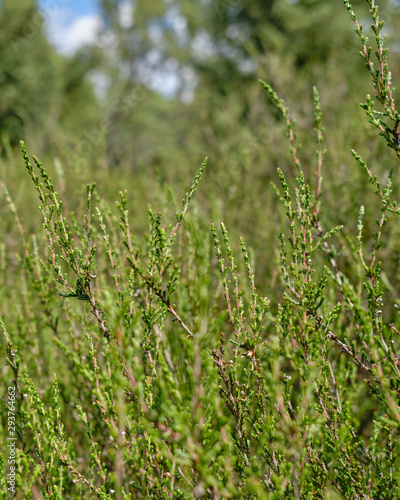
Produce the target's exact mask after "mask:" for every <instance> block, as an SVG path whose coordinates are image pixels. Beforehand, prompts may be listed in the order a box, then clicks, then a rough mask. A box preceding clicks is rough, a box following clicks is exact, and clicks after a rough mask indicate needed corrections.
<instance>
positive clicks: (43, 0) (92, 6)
mask: <svg viewBox="0 0 400 500" xmlns="http://www.w3.org/2000/svg"><path fill="white" fill-rule="evenodd" d="M39 6H40V7H41V8H43V9H44V10H46V8H47V9H49V10H50V9H51V8H54V7H57V6H59V7H61V8H67V9H69V10H70V11H71V12H72V13H73V16H75V17H78V16H82V15H85V14H93V13H95V12H96V11H97V2H96V0H39Z"/></svg>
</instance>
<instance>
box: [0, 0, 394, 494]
mask: <svg viewBox="0 0 400 500" xmlns="http://www.w3.org/2000/svg"><path fill="white" fill-rule="evenodd" d="M368 4H369V7H370V13H371V16H372V20H373V26H372V29H373V31H374V34H375V41H376V45H377V51H376V52H375V55H376V58H377V61H376V62H375V65H374V63H373V61H372V51H371V49H370V48H369V46H368V41H367V39H366V37H365V35H364V32H363V30H362V27H361V26H360V25H359V23H358V21H357V18H356V16H355V14H354V13H353V11H352V7H351V6H350V4H349V2H348V1H347V0H345V5H346V7H347V9H348V11H349V13H350V15H351V18H352V20H353V21H354V22H355V25H356V30H357V33H358V35H359V37H360V40H361V46H362V56H363V57H364V59H365V62H366V65H367V68H368V71H369V72H370V74H371V78H372V81H373V85H374V88H375V92H376V99H377V101H378V102H379V104H380V106H381V110H380V111H375V109H374V103H373V100H372V98H371V97H369V96H368V97H367V102H366V104H364V105H363V107H364V109H365V110H366V113H367V116H368V118H369V121H370V122H371V123H372V124H373V125H374V126H375V127H376V128H377V129H378V130H379V134H380V135H381V136H382V137H383V139H384V141H385V142H386V144H387V145H388V146H389V147H390V148H391V149H392V150H393V151H394V152H395V153H396V155H397V156H398V157H400V140H399V130H398V128H399V124H400V113H399V111H398V110H397V108H396V105H395V101H394V98H393V89H392V86H391V78H390V72H389V68H388V62H387V56H388V54H387V50H386V49H385V48H384V40H385V38H384V36H383V35H382V28H383V23H382V22H381V21H380V20H379V17H378V9H377V6H376V5H375V3H374V1H373V0H368ZM261 85H262V87H263V88H264V90H265V91H266V94H267V96H268V97H269V99H270V100H271V101H272V102H273V103H274V104H275V106H276V108H277V110H278V111H279V113H280V115H281V116H282V118H283V120H284V123H285V125H286V127H287V132H288V138H289V144H290V151H291V154H292V158H293V163H294V166H295V172H296V177H295V179H294V182H295V186H292V185H291V184H292V182H291V181H289V180H288V179H289V176H288V175H287V174H285V173H284V172H283V171H282V170H281V169H279V170H278V175H279V181H280V187H279V188H278V187H276V186H274V189H275V191H276V193H277V196H278V198H279V200H280V204H281V206H282V208H283V212H284V216H285V221H286V222H284V223H283V224H282V233H281V235H280V238H279V240H280V244H279V262H278V263H277V268H278V270H277V273H279V274H280V277H281V280H282V290H283V291H282V293H281V294H280V295H278V294H277V293H276V292H275V293H274V295H272V296H271V297H270V300H268V299H267V298H266V297H264V296H263V295H262V294H261V293H259V292H258V288H257V287H256V283H257V284H258V279H257V273H256V272H255V263H254V259H253V255H252V252H251V250H248V249H247V247H246V244H245V241H244V240H243V239H241V240H240V249H241V253H239V252H238V251H237V250H236V246H235V245H234V243H231V239H230V237H229V233H228V228H227V227H226V226H225V224H224V223H221V224H219V225H218V224H215V225H214V224H213V225H212V227H211V231H210V229H209V227H208V223H207V222H206V221H205V219H204V217H203V215H202V211H201V207H200V206H199V204H196V200H195V199H193V201H192V197H193V195H194V193H195V191H196V190H197V188H198V186H199V183H200V180H201V176H202V174H203V171H204V170H205V174H204V175H207V172H206V170H207V167H206V161H204V162H203V164H202V165H201V167H200V169H199V171H198V173H197V175H196V176H195V178H194V181H193V183H192V185H191V186H190V188H189V189H188V192H187V193H186V195H185V198H184V200H183V203H182V207H181V208H180V209H179V210H178V211H177V212H176V214H175V219H174V220H173V222H170V223H169V224H168V223H165V222H164V219H165V218H167V216H166V215H165V214H164V215H163V216H162V215H161V213H160V212H155V211H153V210H151V209H149V214H148V217H149V226H148V231H147V235H146V238H144V239H143V240H142V241H140V240H137V238H136V237H135V234H134V233H133V231H132V214H130V213H129V210H128V198H127V196H128V195H127V192H121V193H120V199H119V201H118V202H117V203H116V205H115V207H112V206H109V205H108V204H107V203H106V202H105V201H104V200H103V199H102V198H101V197H100V196H99V195H98V194H97V191H96V190H95V184H89V185H88V186H87V189H86V197H85V203H84V205H83V206H82V207H76V210H77V215H74V212H72V211H70V210H67V209H66V208H65V207H64V205H63V203H62V201H61V199H60V197H59V195H58V194H57V192H56V191H55V189H54V186H53V183H52V180H51V178H50V176H49V175H48V172H47V170H46V168H45V167H44V166H43V165H42V164H41V163H40V161H39V160H38V159H37V158H36V157H33V160H34V161H33V163H34V165H32V163H31V160H30V158H29V156H28V154H27V152H26V149H25V145H24V143H21V147H22V154H23V158H24V162H25V166H26V168H27V170H28V173H29V176H30V178H31V179H32V182H33V184H34V186H35V189H36V191H37V194H38V196H39V200H40V211H41V214H42V218H43V231H42V232H41V234H37V235H33V236H32V237H29V238H28V237H27V236H26V234H25V231H24V228H23V224H22V223H21V221H20V218H19V216H18V213H17V210H16V208H15V206H14V204H13V201H12V199H11V197H10V194H9V192H8V190H7V189H6V188H4V189H5V197H6V200H7V203H8V205H9V207H10V209H11V213H12V214H13V218H14V226H15V227H17V228H18V231H19V233H20V236H21V241H22V249H23V256H18V259H19V272H18V273H16V274H15V275H14V274H13V275H12V276H7V272H6V271H7V270H6V269H5V265H4V264H2V270H3V271H4V272H3V275H2V276H3V278H2V280H3V281H2V288H3V291H2V299H3V302H4V301H6V302H5V303H6V306H4V307H3V313H2V314H3V319H2V320H1V327H2V328H3V331H4V340H3V346H4V348H5V351H6V353H7V366H8V369H3V371H2V380H3V385H4V388H5V390H4V397H3V401H4V404H3V408H2V413H1V417H2V422H3V436H4V441H3V446H2V455H1V457H2V458H1V460H2V464H1V465H2V466H1V477H0V482H1V491H2V497H3V498H7V497H8V496H9V495H10V496H11V497H12V498H24V499H29V498H48V499H50V498H51V499H61V498H71V499H72V498H82V497H84V496H86V497H88V498H101V499H113V498H121V499H122V498H123V499H129V498H132V499H133V498H143V499H150V498H152V499H153V498H154V499H159V498H160V499H161V498H175V499H179V498H182V499H186V498H188V499H189V498H215V499H218V498H243V499H250V498H268V499H282V498H293V499H299V498H301V499H307V498H327V499H336V498H346V499H347V498H354V499H358V498H364V499H372V498H374V499H378V498H379V499H397V498H399V472H398V471H399V470H400V462H399V458H398V452H399V442H398V439H397V437H398V431H399V426H400V408H399V396H400V383H399V377H400V358H399V356H398V355H397V352H398V344H399V340H398V335H399V334H400V331H399V328H400V327H397V326H396V321H397V322H398V320H397V315H396V312H395V310H394V307H395V305H396V301H397V299H396V288H395V284H392V283H391V279H392V276H391V274H390V272H391V271H390V270H391V269H393V268H394V267H395V266H396V263H397V262H398V260H397V259H398V257H397V252H396V251H395V250H393V249H391V248H390V247H389V245H390V242H391V241H392V240H391V238H395V236H396V235H397V234H398V233H397V232H396V229H395V228H394V229H393V231H394V232H393V234H392V235H390V234H388V235H387V236H386V235H385V230H386V228H389V229H391V225H390V220H391V218H392V217H393V216H392V215H391V214H392V213H394V214H399V213H400V209H399V208H398V206H397V204H396V202H395V201H393V198H392V189H393V188H394V184H393V181H392V174H393V170H392V171H391V172H390V173H389V175H387V176H386V178H384V179H383V180H379V179H378V176H377V175H375V174H374V173H373V172H372V170H371V169H370V167H369V166H368V165H367V164H366V162H365V161H364V160H363V159H362V158H361V156H360V155H359V154H358V153H357V152H355V151H353V156H354V158H355V160H356V163H357V164H358V165H359V166H361V167H362V169H364V171H365V172H366V176H367V178H368V180H369V181H370V183H371V184H372V186H373V189H374V191H375V195H376V197H377V200H378V211H379V212H378V218H377V221H376V223H377V228H376V230H375V232H374V233H373V234H372V235H369V234H365V233H366V230H365V229H364V216H365V213H366V212H367V211H368V210H369V209H372V210H374V204H371V205H367V206H365V207H364V206H361V207H360V208H359V217H358V224H357V230H356V231H355V232H353V234H352V232H351V230H350V231H349V230H348V228H342V226H336V227H325V226H326V221H329V220H331V219H332V218H331V217H329V215H327V216H324V211H325V210H327V209H326V208H325V207H324V204H323V203H324V193H323V190H322V187H323V186H322V176H323V175H322V173H323V159H324V153H325V152H324V146H323V144H324V143H323V132H324V130H323V127H322V121H323V120H322V115H321V109H320V103H319V94H318V91H317V89H316V88H314V89H313V99H314V110H315V111H314V113H315V138H316V177H315V178H311V179H310V181H307V176H306V173H305V170H307V172H311V170H312V169H311V168H309V167H308V168H307V169H304V170H303V167H302V163H301V155H300V145H299V143H298V141H297V138H296V134H295V130H294V127H295V124H294V121H293V120H292V119H291V117H290V114H289V111H288V109H287V108H286V106H285V103H284V102H283V101H282V100H281V99H280V98H279V96H278V95H277V93H276V92H275V91H274V90H273V89H272V87H271V86H270V85H269V84H268V83H265V82H261ZM308 175H309V174H308ZM200 185H201V184H200ZM347 188H350V189H351V190H352V191H351V192H352V194H353V197H354V198H357V196H358V192H357V189H358V188H357V186H347ZM333 196H334V197H336V201H337V202H338V203H340V193H338V192H336V193H334V194H333ZM156 198H157V202H158V204H163V205H164V212H167V211H168V212H170V211H171V207H172V206H174V197H173V196H172V195H171V193H170V192H169V191H168V190H167V191H166V190H163V188H162V187H159V188H157V195H156ZM189 205H190V206H189ZM74 208H75V207H74ZM216 212H218V204H216V207H215V210H214V213H216ZM389 216H390V217H389ZM82 219H83V220H84V222H83V224H80V223H79V220H82ZM248 222H249V223H250V221H248ZM346 222H347V224H348V226H350V228H351V226H352V223H351V221H350V222H348V221H346ZM254 230H255V231H257V228H254ZM385 237H386V240H385ZM364 239H366V242H365V241H364ZM43 241H44V243H43ZM339 245H341V247H342V248H339ZM385 246H386V247H385ZM265 251H266V252H268V253H269V254H270V255H271V257H270V258H271V259H273V252H274V250H273V248H271V247H267V248H266V249H265ZM385 269H386V271H385ZM261 285H262V286H263V284H261ZM388 320H389V321H388ZM51 381H52V382H51Z"/></svg>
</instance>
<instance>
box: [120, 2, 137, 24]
mask: <svg viewBox="0 0 400 500" xmlns="http://www.w3.org/2000/svg"><path fill="white" fill-rule="evenodd" d="M133 13H134V3H133V1H132V0H125V1H124V2H122V3H121V4H120V5H119V12H118V17H119V23H120V25H121V26H122V27H123V28H126V29H129V28H132V26H133Z"/></svg>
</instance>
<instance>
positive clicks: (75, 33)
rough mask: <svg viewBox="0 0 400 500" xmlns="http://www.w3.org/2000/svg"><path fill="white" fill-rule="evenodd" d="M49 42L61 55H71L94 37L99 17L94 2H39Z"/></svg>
mask: <svg viewBox="0 0 400 500" xmlns="http://www.w3.org/2000/svg"><path fill="white" fill-rule="evenodd" d="M39 6H40V8H41V11H42V14H43V17H44V19H45V25H46V30H47V33H48V35H49V38H50V41H51V42H52V43H53V44H54V45H55V46H56V47H57V48H58V50H59V51H60V52H62V53H63V54H68V55H70V54H72V53H73V52H74V51H75V50H76V49H78V48H79V47H80V46H81V45H83V44H85V43H90V42H91V41H93V40H94V38H95V37H96V32H97V31H98V29H99V27H100V17H99V15H98V8H97V2H96V0H39Z"/></svg>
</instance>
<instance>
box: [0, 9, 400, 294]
mask: <svg viewBox="0 0 400 500" xmlns="http://www.w3.org/2000/svg"><path fill="white" fill-rule="evenodd" d="M379 5H380V8H381V11H380V12H381V17H382V18H383V19H384V20H385V21H386V25H385V26H386V28H385V29H386V32H387V34H388V35H389V38H388V46H389V47H390V48H391V51H390V59H389V61H390V63H391V69H392V71H394V74H393V80H394V81H395V82H396V81H399V79H400V75H399V68H400V65H399V50H400V40H399V35H398V34H399V26H400V23H399V20H400V16H399V14H400V5H399V2H398V1H395V0H390V1H389V0H387V1H382V2H379ZM353 7H354V9H355V11H356V13H357V15H358V17H359V19H360V21H361V22H362V23H363V24H364V27H365V32H366V34H368V35H369V36H370V38H371V42H373V33H372V31H371V29H370V24H371V20H370V18H369V15H368V9H367V7H368V5H367V2H366V1H361V0H355V1H354V2H353ZM359 51H360V43H359V39H358V38H357V36H356V35H355V33H354V25H353V23H352V21H351V20H350V18H349V15H348V12H347V11H346V8H345V7H344V5H343V2H342V1H341V0H330V1H324V2H321V1H320V0H298V1H296V0H234V1H228V0H196V1H195V2H193V1H189V0H146V1H139V0H138V1H131V0H120V1H118V0H102V1H95V0H91V1H90V0H85V1H83V0H80V1H78V0H41V1H35V0H2V1H1V2H0V88H1V99H0V149H1V151H0V156H1V162H0V176H1V180H2V181H3V182H4V183H5V184H6V185H7V187H8V189H9V190H10V192H11V194H12V197H13V199H14V201H15V203H16V206H17V208H18V210H19V212H20V214H21V216H22V218H23V219H24V224H25V227H26V228H27V231H28V234H30V233H33V232H35V231H36V230H37V228H38V227H39V226H40V223H41V222H40V221H41V218H40V216H39V212H38V211H37V212H36V207H37V205H38V201H37V199H36V198H35V192H34V190H33V189H32V186H31V185H30V179H29V178H28V176H27V175H26V174H25V172H24V165H23V162H22V159H21V156H20V153H19V151H18V148H19V141H20V140H21V139H23V140H25V143H26V147H27V149H28V152H29V153H30V154H35V155H36V156H38V157H39V158H40V159H41V160H42V161H43V163H44V164H45V166H46V168H47V169H48V171H49V173H50V174H51V176H52V177H53V179H54V183H55V185H56V186H57V190H58V191H59V193H60V195H61V197H62V198H63V199H64V202H65V205H66V206H67V207H68V208H69V210H73V211H76V212H77V214H78V216H79V214H80V210H81V208H82V207H83V201H84V192H85V191H84V185H85V183H86V182H91V181H96V182H97V184H98V190H99V193H100V195H101V196H102V197H104V198H105V199H107V200H110V201H112V200H116V199H117V198H118V191H119V190H121V189H125V188H127V189H128V192H129V195H128V196H129V200H130V204H131V209H132V210H133V214H134V220H132V225H133V226H134V228H135V230H136V231H137V232H138V233H139V234H140V233H142V232H143V231H144V230H145V228H146V225H147V216H146V213H147V206H148V204H149V203H150V204H152V206H153V207H154V208H155V209H156V210H157V209H159V208H163V209H164V210H165V209H166V210H167V220H168V216H171V217H170V219H171V221H172V220H173V214H174V212H175V210H176V208H177V206H178V204H179V203H180V200H181V199H182V198H183V197H184V193H185V189H186V188H187V186H188V185H189V184H190V182H191V180H192V179H193V177H194V175H195V172H196V171H197V169H198V167H199V166H200V164H201V162H202V160H203V159H204V157H205V156H207V157H208V158H209V163H208V167H207V170H206V173H205V178H204V180H203V181H202V184H201V185H200V189H199V193H198V195H196V200H195V203H194V206H193V210H194V213H197V214H199V217H200V219H201V220H203V221H204V225H205V226H207V225H209V223H210V220H213V221H214V222H216V223H218V222H219V221H220V220H224V221H225V223H226V224H227V226H228V228H230V230H231V234H232V240H233V241H238V237H239V236H244V237H245V238H246V241H247V244H248V246H249V247H250V248H251V249H252V252H253V255H254V256H255V257H256V262H257V269H258V273H259V276H261V277H262V280H265V285H266V288H268V289H271V286H272V287H273V286H274V284H275V281H276V278H277V272H278V271H277V266H276V265H275V264H276V262H277V256H276V251H275V249H276V244H275V243H276V241H277V239H276V238H277V235H278V234H279V232H280V231H281V229H282V222H281V220H282V218H281V214H280V209H279V208H278V207H279V203H278V200H277V197H276V195H275V194H274V193H273V191H272V189H271V187H270V182H271V181H273V182H277V180H278V179H277V174H276V169H277V167H280V168H282V170H283V171H284V172H285V174H286V175H287V177H288V179H289V180H290V179H294V177H295V176H296V172H295V169H294V165H293V163H292V160H291V155H290V151H289V144H288V141H287V138H286V124H285V122H284V120H283V119H282V117H281V116H280V115H279V113H278V112H277V111H276V109H275V107H274V106H273V105H272V104H271V103H270V102H269V101H268V99H267V98H266V96H265V94H264V92H263V91H262V89H261V86H260V85H259V83H258V78H261V79H263V80H265V81H267V82H269V83H270V84H272V86H273V87H274V89H275V90H276V91H277V92H278V94H279V95H280V97H281V98H283V99H284V100H285V103H286V105H287V106H288V107H289V109H290V111H291V116H292V117H293V118H294V119H295V120H296V123H297V128H296V130H297V133H298V140H299V142H300V143H301V144H302V146H303V147H302V151H301V158H302V163H303V168H304V171H305V173H306V175H307V176H308V178H307V181H308V182H309V183H310V184H311V186H315V184H316V176H315V173H316V159H315V135H314V126H315V125H314V116H313V101H312V86H313V85H316V86H317V88H318V90H319V92H320V96H321V108H322V113H323V125H324V127H325V147H326V148H327V154H326V157H325V165H324V169H323V178H324V180H323V196H322V214H323V215H322V218H323V226H324V228H326V229H330V228H331V227H332V226H333V225H336V224H345V229H344V234H346V231H348V232H349V233H351V232H354V229H355V228H356V225H357V214H358V211H359V206H360V204H362V203H364V204H366V205H368V206H370V207H371V209H370V210H367V215H366V232H367V237H368V231H369V229H368V228H369V226H368V224H371V225H372V226H373V225H374V220H375V218H376V216H377V213H379V202H378V201H377V200H375V199H374V197H373V194H372V191H371V188H370V187H369V185H368V181H367V178H366V175H365V174H364V173H363V172H361V171H360V169H359V167H357V165H356V164H355V162H354V160H353V158H352V156H351V153H350V149H351V148H354V149H357V151H358V152H359V153H360V154H361V155H362V156H363V158H364V159H365V160H367V161H369V162H370V165H371V168H372V169H375V170H376V173H377V174H378V175H380V176H383V177H384V176H385V175H387V173H388V171H389V169H390V168H391V166H393V164H394V162H396V161H397V160H396V157H395V155H394V154H392V153H391V152H390V151H386V149H385V146H384V144H383V141H382V142H380V141H379V139H377V138H376V131H375V129H374V128H373V127H372V126H371V125H369V124H368V122H367V120H366V119H365V117H364V112H363V110H362V109H361V108H360V106H359V103H360V102H363V100H365V95H366V94H367V93H371V94H372V93H373V88H372V85H371V82H370V78H369V75H368V73H367V71H366V69H365V64H364V61H363V60H362V58H361V57H360V56H359ZM396 164H397V163H396ZM397 182H398V181H396V180H395V185H396V183H397ZM158 187H161V189H158ZM164 187H165V189H164ZM167 187H168V188H169V191H168V189H167ZM355 189H356V192H357V194H358V196H357V198H356V197H355V196H354V192H355ZM338 200H340V203H338ZM0 208H1V210H2V212H3V211H6V210H7V207H6V203H5V200H4V199H3V198H2V196H0ZM4 213H5V212H4ZM368 217H370V222H368V221H369V219H368ZM0 224H1V226H0V229H1V232H2V234H3V235H6V236H5V237H4V239H3V241H2V243H1V245H2V247H1V248H2V250H1V251H2V262H3V264H2V265H3V266H7V265H10V264H12V262H13V260H12V257H11V254H12V252H11V253H10V249H11V250H13V249H14V250H15V251H17V249H18V248H19V245H20V241H19V236H18V234H17V233H16V231H15V227H14V226H15V224H14V222H13V219H12V218H9V217H4V218H3V219H2V221H1V222H0ZM373 230H374V228H373V227H371V230H370V233H372V232H373ZM343 237H344V236H343ZM390 244H391V245H392V246H393V245H394V247H395V248H396V251H397V247H398V246H399V243H398V242H397V241H393V242H391V243H390ZM339 246H340V244H339ZM6 247H7V248H8V249H9V250H8V251H7V252H6V251H5V248H6ZM399 253H400V249H399ZM278 267H279V266H278ZM397 269H398V266H397V267H396V266H395V263H393V272H394V276H396V275H397V273H398V271H397ZM261 286H263V283H261Z"/></svg>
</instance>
